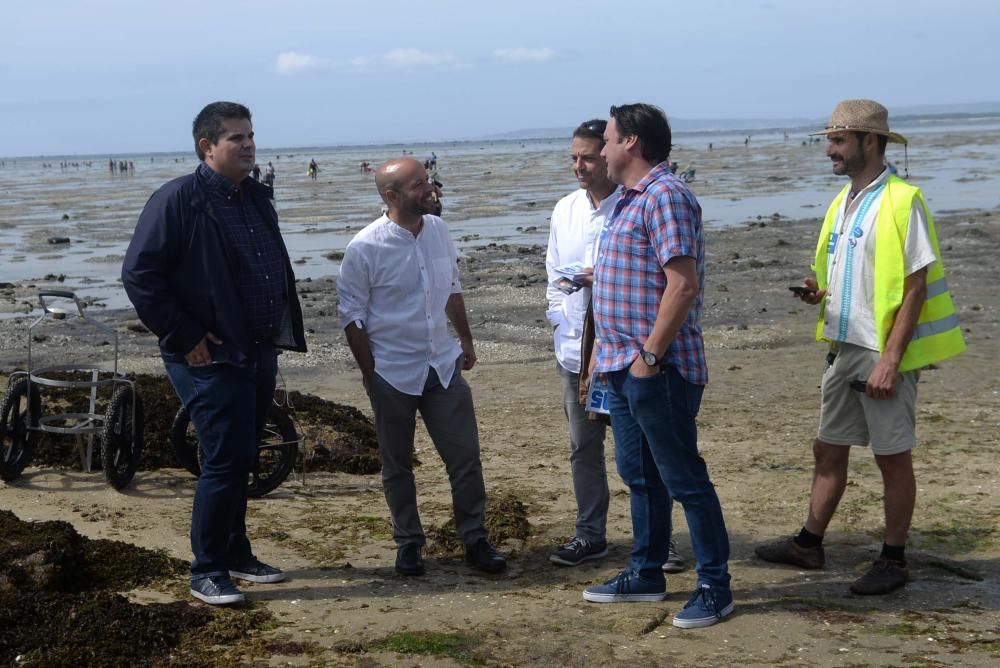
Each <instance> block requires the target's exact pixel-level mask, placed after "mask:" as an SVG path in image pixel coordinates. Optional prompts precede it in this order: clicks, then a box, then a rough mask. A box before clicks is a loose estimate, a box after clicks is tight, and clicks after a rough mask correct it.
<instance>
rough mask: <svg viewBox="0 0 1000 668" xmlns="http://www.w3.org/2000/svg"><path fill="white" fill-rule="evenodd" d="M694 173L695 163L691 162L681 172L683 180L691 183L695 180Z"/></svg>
mask: <svg viewBox="0 0 1000 668" xmlns="http://www.w3.org/2000/svg"><path fill="white" fill-rule="evenodd" d="M694 173H695V169H694V163H693V162H689V163H688V165H687V167H685V168H684V171H682V172H681V173H680V177H681V180H682V181H683V182H684V183H691V182H692V181H694Z"/></svg>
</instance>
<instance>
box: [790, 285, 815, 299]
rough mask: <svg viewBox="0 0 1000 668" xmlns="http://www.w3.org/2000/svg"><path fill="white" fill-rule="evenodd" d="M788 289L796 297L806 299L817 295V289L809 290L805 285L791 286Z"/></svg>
mask: <svg viewBox="0 0 1000 668" xmlns="http://www.w3.org/2000/svg"><path fill="white" fill-rule="evenodd" d="M788 289H789V290H791V291H792V294H794V295H795V296H796V297H804V296H806V295H814V294H816V288H807V287H806V286H804V285H789V286H788Z"/></svg>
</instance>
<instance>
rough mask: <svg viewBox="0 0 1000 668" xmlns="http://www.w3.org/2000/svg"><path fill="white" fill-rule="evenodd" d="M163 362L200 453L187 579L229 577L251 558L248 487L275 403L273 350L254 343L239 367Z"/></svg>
mask: <svg viewBox="0 0 1000 668" xmlns="http://www.w3.org/2000/svg"><path fill="white" fill-rule="evenodd" d="M164 364H165V366H166V369H167V375H168V376H169V377H170V382H171V383H172V384H173V386H174V389H175V390H176V391H177V395H178V396H179V397H180V399H181V401H182V402H183V403H184V405H185V406H186V407H187V409H188V413H189V414H190V415H191V423H192V424H193V425H194V427H195V429H196V430H197V432H198V441H199V443H200V444H201V448H202V450H203V452H204V458H203V460H202V464H201V477H200V478H198V486H197V488H196V489H195V494H194V507H193V508H192V511H191V551H192V552H194V561H192V562H191V576H192V578H200V577H206V576H209V575H223V574H227V575H228V573H229V570H230V569H231V568H236V567H238V566H240V565H242V564H245V563H246V562H247V561H248V560H249V559H251V558H253V553H252V552H251V550H250V540H249V539H248V538H247V528H246V515H247V484H248V483H249V477H250V473H251V471H253V466H254V463H255V462H256V459H257V442H258V440H259V439H260V433H261V431H262V429H263V428H264V422H265V420H266V418H267V407H268V405H269V404H270V402H271V401H273V399H274V386H275V376H276V373H277V356H276V354H275V351H274V348H273V347H272V346H270V345H258V346H257V347H256V348H255V350H254V351H252V352H251V354H250V355H249V356H248V359H247V362H246V364H245V365H244V366H235V365H232V364H210V365H208V366H203V367H192V366H188V365H187V363H185V362H183V361H171V360H164Z"/></svg>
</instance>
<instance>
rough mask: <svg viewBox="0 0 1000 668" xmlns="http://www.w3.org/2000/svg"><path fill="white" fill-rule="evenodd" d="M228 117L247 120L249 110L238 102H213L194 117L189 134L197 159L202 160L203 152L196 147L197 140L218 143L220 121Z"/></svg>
mask: <svg viewBox="0 0 1000 668" xmlns="http://www.w3.org/2000/svg"><path fill="white" fill-rule="evenodd" d="M230 118H239V119H246V120H248V121H249V120H251V118H250V110H249V109H247V108H246V107H245V106H243V105H242V104H240V103H239V102H213V103H211V104H209V105H206V106H205V108H204V109H202V110H201V111H199V112H198V115H197V116H195V117H194V123H193V124H192V127H191V134H192V135H193V136H194V152H195V153H196V154H197V155H198V159H199V160H204V159H205V154H204V153H203V152H202V150H201V149H200V148H198V141H199V140H201V139H207V140H208V141H209V142H210V143H211V144H218V143H219V137H221V136H222V122H223V121H224V120H226V119H230Z"/></svg>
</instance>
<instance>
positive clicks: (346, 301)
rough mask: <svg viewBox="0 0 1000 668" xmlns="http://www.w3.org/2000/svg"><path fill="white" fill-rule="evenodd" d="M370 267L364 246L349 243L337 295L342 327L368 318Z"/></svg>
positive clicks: (339, 277) (339, 278)
mask: <svg viewBox="0 0 1000 668" xmlns="http://www.w3.org/2000/svg"><path fill="white" fill-rule="evenodd" d="M368 268H369V263H368V261H367V259H366V258H365V257H364V252H363V249H362V247H361V246H359V245H358V244H355V243H351V244H348V246H347V250H346V251H345V252H344V259H343V261H342V262H341V263H340V275H339V276H338V278H337V296H338V297H339V300H340V303H339V304H338V306H337V314H338V315H339V316H340V326H341V328H346V327H347V326H348V325H349V324H351V323H352V322H354V321H355V320H360V321H361V322H365V320H366V319H367V318H368V299H369V297H370V295H371V278H370V276H369V273H368Z"/></svg>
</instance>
